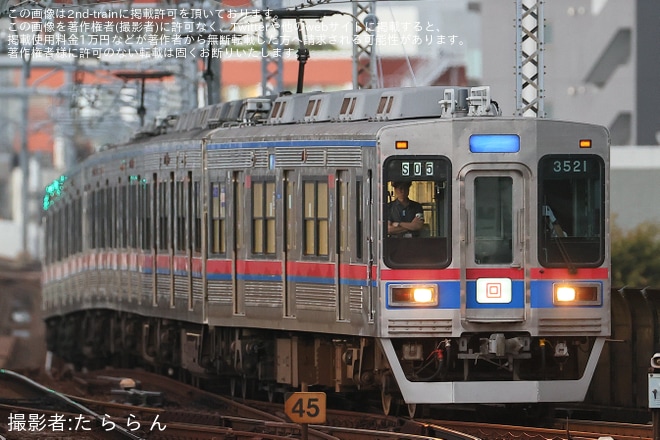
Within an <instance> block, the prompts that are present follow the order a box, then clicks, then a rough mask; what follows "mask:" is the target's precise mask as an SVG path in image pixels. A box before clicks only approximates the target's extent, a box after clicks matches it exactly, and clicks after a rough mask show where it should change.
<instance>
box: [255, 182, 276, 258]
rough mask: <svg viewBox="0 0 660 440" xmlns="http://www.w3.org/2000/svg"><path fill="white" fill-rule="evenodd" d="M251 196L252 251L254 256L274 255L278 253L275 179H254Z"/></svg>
mask: <svg viewBox="0 0 660 440" xmlns="http://www.w3.org/2000/svg"><path fill="white" fill-rule="evenodd" d="M271 189H272V192H271ZM250 197H251V200H250V208H251V209H250V215H251V217H250V220H251V226H252V228H251V229H252V233H251V246H250V251H251V253H252V255H254V256H262V257H272V256H274V255H275V254H276V253H277V206H276V202H277V185H276V182H275V179H273V178H261V179H260V178H257V179H252V181H251V183H250Z"/></svg>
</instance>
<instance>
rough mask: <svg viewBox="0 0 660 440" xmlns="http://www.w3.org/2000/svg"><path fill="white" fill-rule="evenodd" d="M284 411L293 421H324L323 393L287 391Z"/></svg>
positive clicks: (317, 422) (316, 422) (318, 422)
mask: <svg viewBox="0 0 660 440" xmlns="http://www.w3.org/2000/svg"><path fill="white" fill-rule="evenodd" d="M284 412H285V413H286V415H287V417H289V419H291V421H292V422H294V423H314V424H320V423H325V393H307V392H300V393H288V394H287V395H286V396H285V401H284Z"/></svg>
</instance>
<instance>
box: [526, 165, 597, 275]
mask: <svg viewBox="0 0 660 440" xmlns="http://www.w3.org/2000/svg"><path fill="white" fill-rule="evenodd" d="M604 214H605V165H604V162H603V160H602V159H601V158H599V157H597V156H592V155H570V154H564V155H549V156H545V157H543V158H542V159H541V161H540V163H539V215H538V218H539V225H538V227H539V261H540V263H541V264H542V265H543V266H546V267H568V268H571V267H572V266H573V265H578V266H591V267H593V266H598V265H600V264H602V262H603V259H604V257H605V255H604V249H605V238H604V233H603V231H604V227H605V223H604V222H605V219H604Z"/></svg>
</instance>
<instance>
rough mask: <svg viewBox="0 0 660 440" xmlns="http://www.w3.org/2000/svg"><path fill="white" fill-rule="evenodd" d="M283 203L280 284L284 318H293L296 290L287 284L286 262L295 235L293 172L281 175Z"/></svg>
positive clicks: (290, 284)
mask: <svg viewBox="0 0 660 440" xmlns="http://www.w3.org/2000/svg"><path fill="white" fill-rule="evenodd" d="M283 176H284V178H283V197H282V199H283V201H284V206H283V207H282V208H283V209H282V213H283V221H282V237H283V239H282V242H283V250H282V282H283V283H284V288H283V291H284V301H283V303H284V311H283V314H284V316H288V317H293V316H295V306H296V304H295V301H296V289H295V284H294V283H290V282H289V276H288V275H289V271H288V266H289V265H288V261H289V254H290V252H292V251H293V250H294V249H295V247H296V246H295V239H296V237H297V236H298V235H297V234H296V221H295V219H296V214H295V207H296V205H297V203H296V197H297V194H296V180H295V174H294V172H293V171H284V173H283Z"/></svg>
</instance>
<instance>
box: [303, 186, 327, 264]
mask: <svg viewBox="0 0 660 440" xmlns="http://www.w3.org/2000/svg"><path fill="white" fill-rule="evenodd" d="M328 202H329V200H328V182H327V181H321V180H313V181H306V182H304V184H303V225H304V227H303V243H304V244H303V253H304V255H315V256H327V255H328V247H329V235H328V212H329V207H328Z"/></svg>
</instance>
